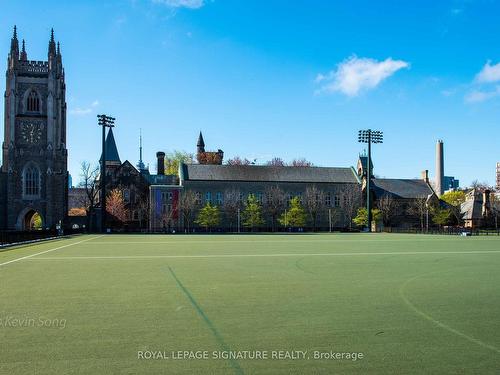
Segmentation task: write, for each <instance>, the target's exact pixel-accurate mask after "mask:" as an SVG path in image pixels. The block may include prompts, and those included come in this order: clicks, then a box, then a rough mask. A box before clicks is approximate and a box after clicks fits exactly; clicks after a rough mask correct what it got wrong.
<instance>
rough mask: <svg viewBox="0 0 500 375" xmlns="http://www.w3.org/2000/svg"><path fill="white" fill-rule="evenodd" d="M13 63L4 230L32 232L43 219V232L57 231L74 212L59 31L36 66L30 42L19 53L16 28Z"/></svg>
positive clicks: (4, 154)
mask: <svg viewBox="0 0 500 375" xmlns="http://www.w3.org/2000/svg"><path fill="white" fill-rule="evenodd" d="M7 63H8V66H7V73H6V77H7V81H6V89H5V110H4V111H5V117H4V142H3V144H2V163H3V165H2V169H1V174H2V176H0V180H1V181H0V182H1V183H2V184H1V185H3V187H1V186H0V188H1V189H0V190H3V192H4V193H5V194H2V195H3V196H4V197H5V198H4V202H3V211H4V212H3V215H2V216H3V218H1V219H0V227H4V228H7V229H18V230H20V229H30V227H32V225H33V219H34V217H38V221H39V220H40V218H41V221H42V227H43V228H54V227H55V226H56V224H58V223H60V222H61V223H63V224H64V219H65V217H66V214H67V206H68V205H67V196H68V191H67V188H68V183H67V181H68V170H67V157H68V151H67V149H66V100H65V91H66V85H65V83H64V69H63V65H62V57H61V51H60V48H59V43H57V46H56V42H55V40H54V31H53V30H52V32H51V36H50V41H49V46H48V58H47V61H35V60H28V55H27V53H26V48H25V43H24V40H23V41H22V47H21V51H19V42H18V39H17V31H16V28H15V27H14V35H13V36H12V40H11V46H10V53H9V56H8V59H7ZM0 200H2V198H0ZM0 204H1V203H0ZM0 214H2V212H1V207H0ZM37 214H38V215H39V216H38V215H37ZM2 222H3V223H2Z"/></svg>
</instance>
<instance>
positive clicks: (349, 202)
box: [341, 185, 361, 229]
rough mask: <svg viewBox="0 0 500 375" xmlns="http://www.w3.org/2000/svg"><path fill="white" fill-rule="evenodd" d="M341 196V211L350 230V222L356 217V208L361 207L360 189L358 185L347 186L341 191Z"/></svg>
mask: <svg viewBox="0 0 500 375" xmlns="http://www.w3.org/2000/svg"><path fill="white" fill-rule="evenodd" d="M341 192H342V196H343V202H342V209H343V211H344V215H345V218H346V220H347V221H348V222H349V229H352V220H353V219H354V218H355V217H356V215H357V212H358V208H359V207H361V189H360V188H359V186H358V185H353V186H347V187H345V188H343V189H342V190H341Z"/></svg>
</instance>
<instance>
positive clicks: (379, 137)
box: [358, 129, 384, 232]
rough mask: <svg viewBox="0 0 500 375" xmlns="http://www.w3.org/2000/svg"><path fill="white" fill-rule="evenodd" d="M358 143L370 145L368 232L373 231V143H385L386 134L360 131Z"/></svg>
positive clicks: (367, 203) (367, 207)
mask: <svg viewBox="0 0 500 375" xmlns="http://www.w3.org/2000/svg"><path fill="white" fill-rule="evenodd" d="M358 142H360V143H368V160H367V161H366V210H367V211H368V212H367V216H368V220H367V221H368V222H367V226H368V228H367V229H368V232H371V231H372V202H371V195H370V180H371V178H372V143H383V142H384V133H383V132H381V131H378V130H372V129H368V130H360V131H359V132H358Z"/></svg>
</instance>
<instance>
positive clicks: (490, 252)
mask: <svg viewBox="0 0 500 375" xmlns="http://www.w3.org/2000/svg"><path fill="white" fill-rule="evenodd" d="M499 253H500V250H477V251H406V252H384V253H295V254H294V253H282V254H211V255H210V254H208V255H119V256H76V257H73V256H71V257H70V256H68V257H66V256H62V257H38V258H35V259H31V260H75V259H83V260H84V259H111V260H112V259H125V260H126V259H172V258H181V259H182V258H186V259H189V258H258V257H305V256H365V255H432V254H499Z"/></svg>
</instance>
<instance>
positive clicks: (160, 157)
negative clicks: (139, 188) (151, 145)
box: [156, 151, 165, 175]
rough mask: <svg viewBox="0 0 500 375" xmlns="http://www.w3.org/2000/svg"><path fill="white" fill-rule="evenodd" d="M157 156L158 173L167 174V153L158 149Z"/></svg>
mask: <svg viewBox="0 0 500 375" xmlns="http://www.w3.org/2000/svg"><path fill="white" fill-rule="evenodd" d="M156 158H157V159H158V167H157V174H159V175H164V174H165V153H164V152H163V151H158V152H157V153H156Z"/></svg>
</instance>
